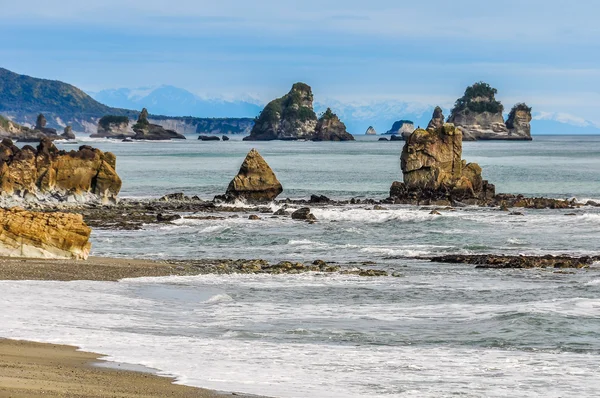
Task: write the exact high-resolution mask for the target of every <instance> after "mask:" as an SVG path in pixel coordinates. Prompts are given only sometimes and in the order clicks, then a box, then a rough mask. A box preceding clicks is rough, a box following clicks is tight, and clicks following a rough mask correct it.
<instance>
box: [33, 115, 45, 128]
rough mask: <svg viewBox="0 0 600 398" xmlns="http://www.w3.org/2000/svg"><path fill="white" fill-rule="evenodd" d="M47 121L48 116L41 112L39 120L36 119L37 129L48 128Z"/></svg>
mask: <svg viewBox="0 0 600 398" xmlns="http://www.w3.org/2000/svg"><path fill="white" fill-rule="evenodd" d="M47 123H48V122H47V121H46V117H45V116H44V115H43V114H41V113H40V114H39V115H38V117H37V120H36V121H35V128H36V130H43V129H44V128H46V124H47Z"/></svg>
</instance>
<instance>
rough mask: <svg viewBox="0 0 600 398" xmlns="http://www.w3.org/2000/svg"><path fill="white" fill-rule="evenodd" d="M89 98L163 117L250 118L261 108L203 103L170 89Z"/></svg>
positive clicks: (219, 101) (121, 90) (124, 91)
mask: <svg viewBox="0 0 600 398" xmlns="http://www.w3.org/2000/svg"><path fill="white" fill-rule="evenodd" d="M92 95H93V97H94V98H95V99H96V100H97V101H100V102H102V103H105V104H110V105H111V106H115V107H118V108H127V109H142V108H147V109H148V111H149V112H150V113H153V114H156V115H165V116H194V117H200V118H224V117H227V118H241V117H252V118H253V117H256V116H257V115H258V114H259V113H260V111H261V110H262V108H263V105H261V104H260V103H259V102H249V101H227V100H223V99H217V98H212V99H204V98H200V97H199V96H197V95H195V94H193V93H191V92H189V91H187V90H184V89H182V88H178V87H173V86H160V87H156V88H139V89H128V88H119V89H109V90H102V91H100V92H97V93H93V94H92Z"/></svg>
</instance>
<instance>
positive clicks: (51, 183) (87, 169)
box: [0, 117, 600, 276]
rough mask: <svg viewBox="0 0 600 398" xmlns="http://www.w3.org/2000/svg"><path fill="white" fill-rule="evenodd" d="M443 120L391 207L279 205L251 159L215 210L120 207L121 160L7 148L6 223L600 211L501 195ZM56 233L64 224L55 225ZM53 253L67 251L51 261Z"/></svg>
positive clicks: (499, 259)
mask: <svg viewBox="0 0 600 398" xmlns="http://www.w3.org/2000/svg"><path fill="white" fill-rule="evenodd" d="M437 119H440V118H437ZM437 119H436V118H435V117H434V118H433V120H432V123H430V125H429V126H428V129H427V130H422V129H418V130H416V131H415V132H414V133H413V134H412V135H411V136H410V137H409V138H408V140H407V141H406V142H405V145H404V148H403V150H402V154H401V162H400V163H401V169H402V173H403V182H395V183H394V184H393V185H392V187H391V190H390V196H389V197H388V198H381V199H358V198H351V199H347V200H332V199H330V198H328V197H326V196H323V195H312V196H311V197H310V198H307V199H289V198H287V199H277V196H278V195H279V194H280V193H281V192H282V191H283V186H282V184H281V183H280V182H279V181H278V179H277V177H276V175H275V173H274V171H273V170H272V169H271V168H270V167H269V165H268V164H267V162H266V161H265V160H264V159H263V158H262V156H261V155H260V154H259V153H258V151H256V150H255V149H253V150H251V151H250V152H249V153H248V155H247V156H246V159H245V160H244V162H243V163H242V165H241V167H240V170H239V172H238V174H237V175H236V176H235V177H234V179H233V180H232V181H231V183H230V184H229V187H228V188H227V190H226V193H225V194H224V195H220V196H217V197H215V198H214V199H212V200H203V199H201V198H199V197H198V196H193V197H189V196H186V195H184V194H183V193H173V194H168V195H165V196H163V197H161V198H159V199H143V200H136V199H121V200H116V198H117V194H118V192H119V189H120V186H121V181H120V179H119V177H118V175H116V172H115V171H114V170H115V164H116V158H115V157H114V155H112V154H110V153H102V152H101V151H99V150H97V149H94V148H91V147H86V146H82V147H80V148H79V151H71V152H65V151H58V150H57V149H56V147H54V145H53V144H52V142H51V140H48V139H44V140H42V141H41V142H40V145H39V146H38V148H37V149H34V148H31V147H28V146H25V147H24V148H22V149H19V148H17V147H15V146H14V145H13V144H12V142H10V140H4V141H2V144H0V161H1V162H2V166H1V168H0V186H1V188H2V195H1V196H0V205H2V207H5V208H7V207H13V206H14V205H15V197H16V198H19V199H20V200H21V201H20V202H19V203H20V204H21V205H22V206H23V208H24V209H23V210H21V209H19V210H10V211H8V212H7V214H12V213H11V212H14V211H17V213H18V212H25V213H18V214H27V217H33V218H34V219H35V218H36V217H37V218H39V219H42V220H48V219H49V217H50V218H52V217H54V218H55V219H62V220H67V219H69V217H71V216H72V217H79V218H78V219H77V220H78V221H77V222H78V223H80V224H81V228H82V231H83V230H87V231H88V233H87V237H89V228H93V229H108V230H140V229H143V228H144V227H145V226H147V225H150V224H168V223H178V222H179V220H185V219H190V220H219V219H226V218H246V219H249V220H252V221H256V222H266V223H268V222H269V219H285V218H287V219H290V220H293V221H294V222H298V221H300V222H306V223H309V224H315V223H319V222H322V221H321V220H319V219H318V217H315V215H314V214H313V212H312V210H313V209H315V208H331V207H351V208H352V207H355V208H357V209H368V210H372V211H374V212H376V211H380V210H388V209H389V208H396V207H397V206H402V205H412V206H421V207H420V208H419V209H414V210H415V211H422V212H427V213H428V214H430V215H434V216H441V215H443V213H444V212H451V211H455V210H456V208H462V207H465V206H479V207H482V206H483V207H492V208H495V209H497V210H498V211H503V212H505V214H506V216H507V217H514V216H519V215H523V213H522V211H523V210H522V209H557V210H566V209H577V208H580V207H582V206H594V207H598V206H600V204H598V203H595V202H593V201H588V202H586V203H581V202H577V201H576V200H574V199H551V198H528V197H525V196H522V195H510V194H496V193H495V188H494V186H493V184H491V183H488V182H487V181H485V180H483V178H482V170H481V168H480V167H479V166H478V165H477V164H474V163H467V162H466V161H465V160H463V159H462V132H461V130H460V129H458V128H456V127H455V126H453V125H452V124H449V123H443V124H442V123H441V121H440V120H437ZM85 193H88V194H90V195H96V196H97V197H98V198H99V199H100V200H95V201H86V200H77V199H76V198H77V195H79V196H81V195H82V194H85ZM44 194H46V195H47V194H49V195H51V196H52V197H54V198H55V200H44V196H43V195H44ZM57 195H58V196H57ZM69 198H72V199H69ZM520 209H521V210H520ZM5 212H6V211H5ZM17 213H15V214H17ZM57 217H58V218H57ZM5 218H6V217H5ZM73 220H75V219H73ZM44 222H47V221H42V224H43V223H44ZM52 223H53V224H56V222H54V221H52ZM73 225H74V224H73ZM11 228H12V227H11ZM78 228H79V227H78ZM81 228H80V229H81ZM86 228H87V229H86ZM9 229H10V228H9ZM9 229H7V231H8V230H9ZM13 230H14V231H17V230H15V229H14V228H13V229H12V230H11V231H13ZM33 230H35V229H33ZM69 230H77V228H67V230H66V231H58V232H56V231H55V232H52V233H47V234H45V236H49V237H50V239H53V241H54V242H57V241H60V242H63V243H64V242H65V241H72V239H70V240H69V239H62V238H60V234H61V233H70V232H72V231H69ZM14 231H13V232H14ZM17 232H18V231H17ZM11 233H12V232H11ZM13 235H15V236H16V235H18V234H16V233H13ZM83 235H85V234H83ZM5 236H8V235H7V234H5ZM84 238H85V237H84ZM28 239H29V238H28ZM9 241H10V242H14V241H18V237H17V238H14V239H12V238H11V239H8V240H7V241H6V242H8V243H10V242H9ZM6 242H5V243H6ZM21 242H23V237H21ZM86 242H87V238H86ZM34 243H35V242H34ZM37 243H40V242H37ZM86 244H87V243H82V244H78V247H80V248H81V247H83V249H80V250H79V249H78V250H79V251H78V252H77V253H80V254H77V253H76V254H75V257H76V258H85V257H87V253H88V252H89V246H85V245H86ZM44 245H45V244H44V243H41V247H42V251H41V252H43V251H44V250H46V249H44V247H45V246H44ZM82 245H83V246H82ZM0 246H1V245H0ZM4 246H5V248H8V249H7V250H9V251H10V250H12V249H10V244H9V245H6V244H5V245H4ZM15 247H16V246H15ZM85 247H87V249H85ZM17 249H18V248H17ZM15 250H16V249H15ZM28 250H29V249H28ZM53 250H54V251H60V250H62V249H60V248H59V249H51V250H46V252H53ZM21 251H22V250H21ZM67 251H68V250H67ZM61 253H62V252H61ZM596 260H597V259H595V258H592V257H589V258H572V257H557V258H548V257H547V256H544V257H535V256H529V257H523V256H520V257H515V256H497V255H478V256H445V257H443V258H442V257H439V258H435V259H431V261H435V262H445V263H465V264H474V265H476V266H478V267H479V268H544V267H550V268H562V267H564V268H582V267H585V266H588V265H589V264H590V261H592V262H593V261H596ZM186 261H187V260H186ZM200 263H201V264H202V265H203V267H204V268H203V272H204V271H205V272H229V273H240V272H242V273H271V274H273V273H300V272H310V271H315V272H348V273H355V274H357V275H362V276H384V275H387V272H383V270H377V269H362V268H360V267H357V266H356V265H353V266H352V267H345V268H344V269H342V268H343V267H342V268H339V267H338V266H337V265H331V264H326V263H325V262H323V261H321V260H319V261H315V262H314V263H310V264H304V263H294V262H278V263H267V262H265V261H264V260H243V261H241V260H240V261H237V260H223V261H220V262H219V263H218V264H217V263H215V262H214V261H209V262H207V263H204V262H202V261H201V262H200Z"/></svg>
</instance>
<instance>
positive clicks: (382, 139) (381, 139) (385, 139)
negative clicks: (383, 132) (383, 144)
mask: <svg viewBox="0 0 600 398" xmlns="http://www.w3.org/2000/svg"><path fill="white" fill-rule="evenodd" d="M377 141H389V140H388V139H387V138H385V137H380V138H379V139H378V140H377Z"/></svg>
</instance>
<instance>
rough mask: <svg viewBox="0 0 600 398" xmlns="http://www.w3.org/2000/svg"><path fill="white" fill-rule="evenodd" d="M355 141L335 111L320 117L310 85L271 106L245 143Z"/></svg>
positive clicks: (297, 88) (296, 86)
mask: <svg viewBox="0 0 600 398" xmlns="http://www.w3.org/2000/svg"><path fill="white" fill-rule="evenodd" d="M271 140H308V141H353V140H354V137H353V136H352V134H350V133H348V132H347V131H346V126H345V125H344V123H342V122H341V121H340V119H339V118H338V117H337V115H335V114H334V113H333V112H332V111H331V109H329V108H328V109H327V111H326V112H325V113H324V114H323V115H322V116H321V117H320V118H317V115H316V114H315V111H314V109H313V93H312V89H311V87H310V86H309V85H308V84H305V83H296V84H294V85H293V86H292V89H291V90H290V92H289V93H287V94H286V95H284V96H283V97H281V98H277V99H275V100H273V101H271V102H269V103H268V104H267V106H266V107H265V108H264V109H263V111H262V112H261V113H260V115H259V116H258V118H257V120H256V123H255V124H254V127H253V128H252V131H251V132H250V135H249V136H247V137H244V141H271Z"/></svg>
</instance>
